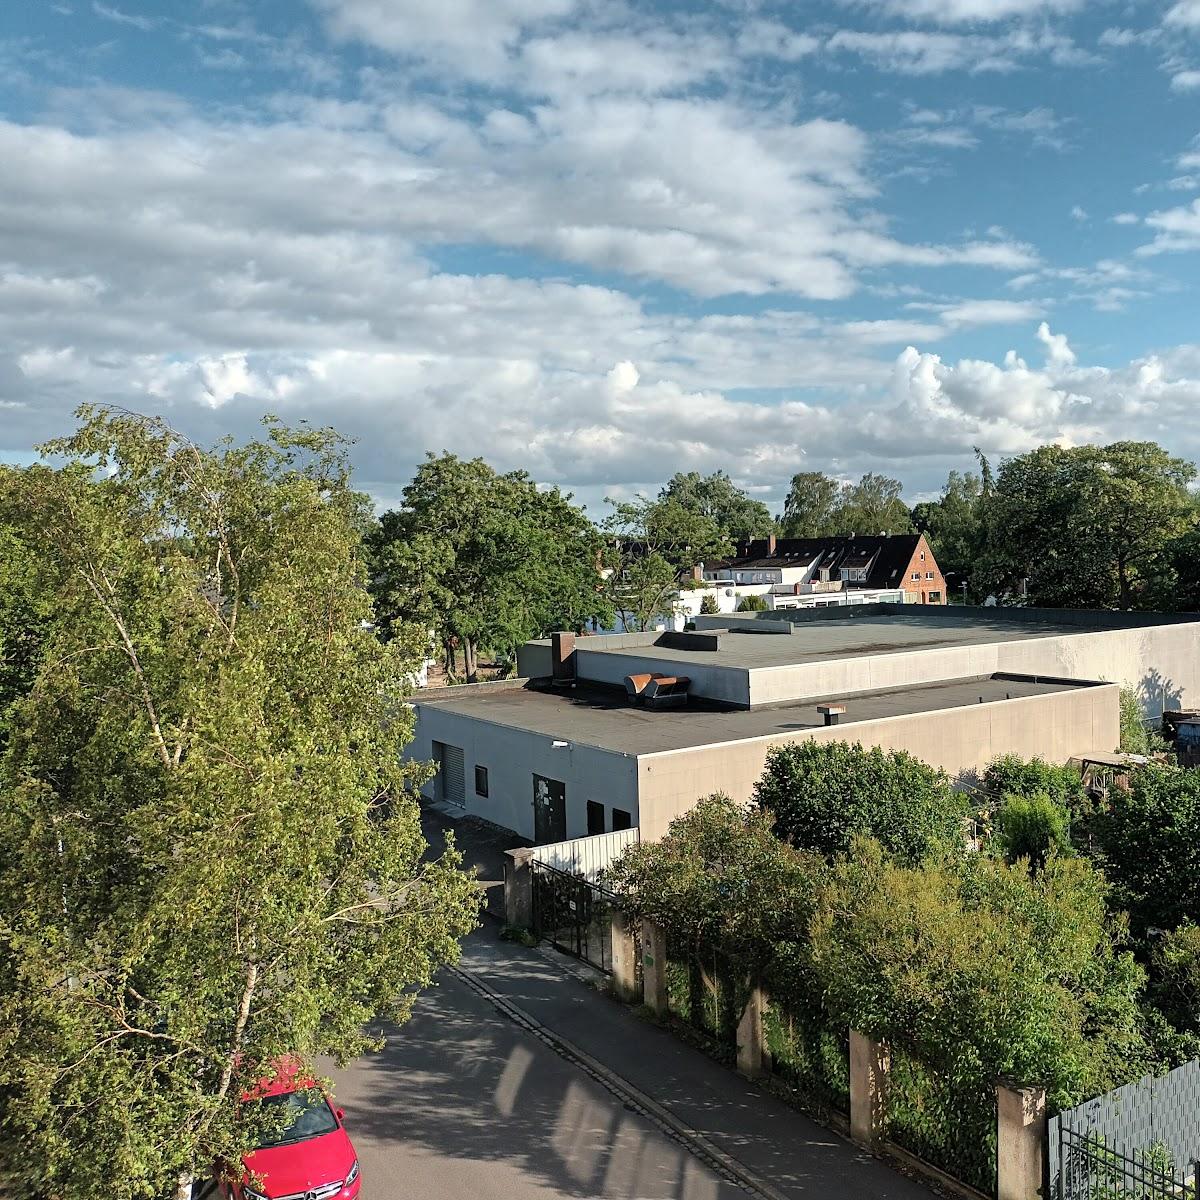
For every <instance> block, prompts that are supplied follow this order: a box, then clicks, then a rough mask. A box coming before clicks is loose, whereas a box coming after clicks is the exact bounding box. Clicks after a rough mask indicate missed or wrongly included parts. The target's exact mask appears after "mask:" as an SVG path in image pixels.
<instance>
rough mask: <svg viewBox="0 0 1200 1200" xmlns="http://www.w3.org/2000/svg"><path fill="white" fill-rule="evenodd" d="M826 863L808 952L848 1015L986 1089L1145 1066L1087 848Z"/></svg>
mask: <svg viewBox="0 0 1200 1200" xmlns="http://www.w3.org/2000/svg"><path fill="white" fill-rule="evenodd" d="M833 871H834V875H833V880H832V882H831V883H830V884H829V885H828V887H827V889H826V890H825V892H824V893H823V894H822V896H821V898H820V901H819V904H818V909H817V913H816V916H815V917H814V919H813V922H812V943H813V944H812V955H813V961H814V963H815V965H816V969H817V971H818V974H819V976H820V978H821V981H822V983H823V988H824V995H825V999H826V1003H827V1005H828V1007H829V1009H830V1011H831V1012H832V1013H833V1014H834V1015H835V1017H837V1018H838V1019H839V1020H840V1022H841V1023H842V1024H844V1025H845V1026H848V1027H849V1028H853V1029H858V1030H860V1031H861V1032H863V1033H865V1034H867V1035H869V1036H870V1037H872V1038H874V1039H875V1040H877V1041H883V1042H888V1043H890V1044H891V1045H892V1046H893V1047H896V1048H899V1049H903V1050H906V1051H908V1052H909V1053H910V1054H911V1055H913V1056H914V1057H916V1058H917V1059H919V1060H920V1061H921V1062H923V1063H924V1064H926V1066H927V1067H928V1069H929V1070H930V1071H932V1072H933V1073H935V1074H937V1075H940V1076H941V1077H942V1078H944V1079H947V1080H948V1081H950V1082H951V1083H952V1084H953V1086H954V1087H955V1089H956V1090H957V1091H958V1092H959V1093H960V1094H962V1095H966V1096H970V1095H976V1096H979V1097H982V1098H985V1099H986V1098H990V1095H991V1089H992V1087H993V1085H994V1083H995V1081H996V1080H997V1079H1002V1078H1010V1079H1016V1080H1018V1081H1020V1082H1021V1083H1023V1084H1028V1085H1031V1086H1034V1085H1042V1086H1044V1087H1046V1088H1047V1089H1048V1091H1049V1093H1050V1100H1051V1103H1052V1104H1055V1105H1069V1104H1072V1103H1076V1102H1078V1101H1080V1100H1082V1099H1084V1098H1085V1097H1087V1096H1093V1095H1096V1094H1097V1093H1099V1092H1103V1091H1106V1090H1107V1089H1109V1088H1110V1087H1112V1086H1115V1085H1116V1084H1119V1083H1124V1082H1126V1081H1127V1080H1128V1079H1129V1078H1131V1077H1136V1074H1137V1073H1138V1072H1139V1071H1140V1069H1141V1068H1142V1066H1143V1065H1144V1064H1145V1061H1146V1054H1147V1051H1146V1047H1145V1045H1144V1043H1143V1041H1142V1037H1141V1026H1142V1018H1141V1013H1140V1010H1139V1008H1138V1003H1137V998H1138V993H1139V990H1140V988H1141V987H1142V984H1143V982H1144V974H1143V972H1142V970H1141V968H1139V967H1138V966H1137V965H1136V963H1135V962H1134V961H1133V959H1132V957H1131V956H1130V954H1129V953H1127V952H1125V951H1123V950H1122V949H1121V946H1122V942H1123V940H1124V937H1125V930H1124V927H1123V925H1122V923H1121V921H1120V920H1119V919H1116V918H1113V917H1111V916H1110V915H1109V909H1108V905H1107V889H1106V886H1105V882H1104V879H1103V877H1102V876H1101V875H1100V874H1099V873H1098V872H1097V871H1095V870H1094V869H1093V868H1092V867H1091V866H1090V865H1089V864H1088V863H1087V861H1086V860H1084V859H1081V858H1068V859H1055V858H1051V859H1050V860H1049V861H1048V862H1047V864H1046V867H1045V869H1044V870H1043V871H1041V872H1039V873H1038V874H1036V875H1031V874H1030V873H1029V871H1028V870H1027V869H1026V867H1025V866H1024V865H1023V864H1017V865H1016V866H1009V865H1008V864H1006V863H1004V862H1002V861H1000V860H998V859H994V858H989V857H988V856H985V855H968V856H965V857H963V858H961V859H959V860H958V861H957V862H955V863H953V864H951V863H948V862H935V863H931V864H926V865H924V866H921V867H917V868H912V867H906V866H902V865H900V864H898V863H896V862H894V861H892V860H890V859H888V858H887V857H886V856H885V854H884V853H883V851H882V849H881V848H880V847H878V846H877V845H873V844H872V843H865V844H861V843H860V844H859V845H858V847H857V849H856V853H855V856H854V857H853V858H852V859H843V860H841V861H840V862H839V863H838V864H836V865H835V867H834V868H833ZM989 1119H994V1118H991V1117H990V1111H989Z"/></svg>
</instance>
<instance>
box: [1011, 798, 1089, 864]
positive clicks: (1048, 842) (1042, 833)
mask: <svg viewBox="0 0 1200 1200" xmlns="http://www.w3.org/2000/svg"><path fill="white" fill-rule="evenodd" d="M1068 825H1069V820H1068V816H1067V813H1066V810H1065V809H1063V808H1061V807H1060V806H1059V805H1058V804H1056V803H1055V802H1054V801H1053V800H1051V799H1050V797H1049V796H1047V795H1044V794H1043V795H1034V796H1013V795H1007V796H1004V797H1003V798H1002V800H1001V804H1000V811H999V812H998V814H997V817H996V826H997V832H998V834H999V838H998V841H999V844H1000V848H1001V851H1002V853H1003V854H1004V858H1005V861H1007V862H1009V863H1015V862H1016V861H1017V860H1018V859H1021V858H1027V859H1029V862H1030V865H1031V866H1032V867H1033V868H1034V869H1035V870H1039V871H1040V870H1041V869H1042V867H1044V866H1045V865H1046V859H1047V858H1048V857H1049V855H1050V854H1051V853H1052V852H1053V853H1056V854H1062V855H1066V854H1070V853H1071V839H1070V836H1069V834H1068Z"/></svg>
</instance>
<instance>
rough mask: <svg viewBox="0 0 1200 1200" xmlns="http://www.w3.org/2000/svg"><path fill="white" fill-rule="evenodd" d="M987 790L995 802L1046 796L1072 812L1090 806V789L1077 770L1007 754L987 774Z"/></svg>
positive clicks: (993, 764)
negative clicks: (1088, 804)
mask: <svg viewBox="0 0 1200 1200" xmlns="http://www.w3.org/2000/svg"><path fill="white" fill-rule="evenodd" d="M983 787H984V791H985V792H986V793H987V795H988V797H989V799H990V800H992V801H993V802H999V801H1000V800H1001V798H1002V797H1005V796H1024V797H1026V798H1028V797H1031V796H1046V797H1048V798H1049V799H1050V800H1052V801H1053V802H1054V803H1055V804H1057V805H1058V806H1059V807H1060V808H1063V809H1066V811H1067V812H1070V813H1077V812H1079V811H1081V809H1082V808H1083V807H1084V806H1085V805H1086V804H1087V790H1086V789H1085V788H1084V786H1083V777H1082V775H1081V774H1080V772H1079V770H1078V769H1077V768H1075V767H1070V766H1057V765H1056V764H1054V763H1048V762H1046V761H1045V759H1041V758H1029V759H1025V758H1022V757H1021V756H1020V755H1019V754H1005V755H1003V756H1002V757H1001V758H997V759H996V760H995V761H993V763H992V764H991V766H990V767H988V769H987V770H986V771H985V772H984V774H983Z"/></svg>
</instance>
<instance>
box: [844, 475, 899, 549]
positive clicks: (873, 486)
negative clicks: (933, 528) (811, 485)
mask: <svg viewBox="0 0 1200 1200" xmlns="http://www.w3.org/2000/svg"><path fill="white" fill-rule="evenodd" d="M903 491H904V485H903V484H902V483H901V482H900V480H898V479H889V478H888V477H887V476H886V475H874V474H871V473H870V472H868V473H867V474H866V475H864V476H863V477H862V478H861V479H860V480H859V481H858V483H855V484H852V485H851V486H850V487H848V488H846V489H845V491H844V492H843V494H842V497H841V502H840V504H839V505H838V508H837V511H836V513H835V518H834V519H835V522H836V524H837V527H838V528H837V532H838V533H865V534H872V535H873V534H877V533H911V532H912V528H913V525H912V516H911V514H910V513H909V511H908V505H906V504H905V503H904V501H903V500H901V498H900V495H901V493H902V492H903Z"/></svg>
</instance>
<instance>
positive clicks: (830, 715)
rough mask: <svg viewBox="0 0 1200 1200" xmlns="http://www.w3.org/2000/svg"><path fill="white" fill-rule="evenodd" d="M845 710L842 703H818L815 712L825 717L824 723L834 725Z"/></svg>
mask: <svg viewBox="0 0 1200 1200" xmlns="http://www.w3.org/2000/svg"><path fill="white" fill-rule="evenodd" d="M845 711H846V706H845V705H844V704H818V705H817V712H819V713H820V714H821V716H823V717H824V718H825V724H826V725H836V724H837V723H838V721H839V720H840V719H841V717H842V714H843V713H844V712H845Z"/></svg>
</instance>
